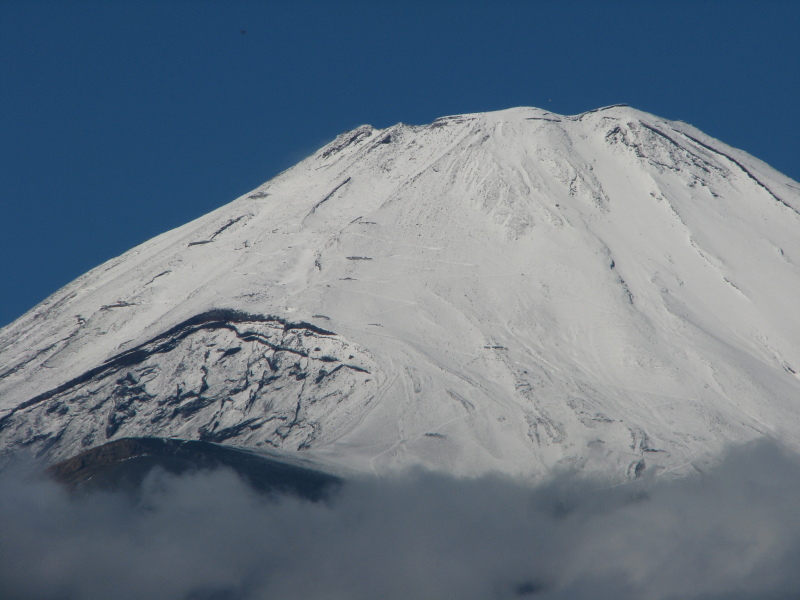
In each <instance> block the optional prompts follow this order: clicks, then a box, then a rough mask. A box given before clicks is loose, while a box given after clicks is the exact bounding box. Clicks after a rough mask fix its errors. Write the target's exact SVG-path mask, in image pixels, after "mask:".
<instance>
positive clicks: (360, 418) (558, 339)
mask: <svg viewBox="0 0 800 600" xmlns="http://www.w3.org/2000/svg"><path fill="white" fill-rule="evenodd" d="M799 211H800V185H798V184H797V183H796V182H794V181H792V180H791V179H789V178H787V177H785V176H783V175H781V174H780V173H778V172H776V171H774V170H773V169H771V168H770V167H769V166H767V165H766V164H764V163H762V162H760V161H758V160H757V159H755V158H753V157H751V156H749V155H748V154H746V153H744V152H742V151H739V150H736V149H734V148H731V147H729V146H727V145H725V144H724V143H722V142H720V141H717V140H715V139H713V138H711V137H709V136H707V135H705V134H703V133H702V132H700V131H698V130H697V129H695V128H694V127H692V126H690V125H687V124H685V123H682V122H673V121H667V120H664V119H661V118H658V117H656V116H653V115H650V114H647V113H644V112H641V111H638V110H634V109H632V108H629V107H626V106H612V107H607V108H603V109H598V110H595V111H591V112H588V113H584V114H581V115H577V116H561V115H556V114H553V113H550V112H547V111H544V110H539V109H535V108H516V109H511V110H505V111H499V112H492V113H480V114H467V115H459V116H453V117H445V118H442V119H437V120H436V121H434V122H433V123H431V124H430V125H427V126H409V125H404V124H399V125H396V126H393V127H390V128H388V129H384V130H378V129H374V128H372V127H370V126H362V127H359V128H357V129H355V130H353V131H350V132H348V133H346V134H343V135H341V136H339V137H338V138H337V139H336V140H334V141H333V142H332V143H330V144H328V145H327V146H325V147H324V148H322V149H321V150H319V151H318V152H316V153H315V154H314V155H312V156H310V157H309V158H307V159H306V160H304V161H302V162H301V163H299V164H298V165H296V166H295V167H293V168H291V169H289V170H287V171H285V172H284V173H282V174H280V175H279V176H278V177H276V178H275V179H273V180H271V181H269V182H268V183H266V184H264V185H262V186H261V187H259V188H258V189H256V190H255V191H253V192H252V193H250V194H247V195H246V196H243V197H241V198H239V199H237V200H235V201H234V202H232V203H230V204H228V205H226V206H223V207H222V208H220V209H218V210H216V211H214V212H212V213H210V214H208V215H206V216H204V217H201V218H200V219H197V220H195V221H193V222H191V223H188V224H186V225H184V226H183V227H179V228H178V229H175V230H173V231H169V232H167V233H164V234H162V235H160V236H158V237H156V238H154V239H152V240H150V241H148V242H146V243H144V244H142V245H140V246H138V247H136V248H134V249H133V250H131V251H129V252H127V253H126V254H124V255H122V256H120V257H119V258H116V259H114V260H111V261H109V262H107V263H106V264H104V265H101V266H100V267H97V268H96V269H94V270H92V271H90V272H89V273H87V274H86V275H84V276H82V277H80V278H79V279H77V280H76V281H74V282H73V283H71V284H69V285H68V286H66V287H65V288H63V289H61V290H60V291H58V292H57V293H56V294H54V295H53V296H51V297H50V298H48V299H47V300H46V301H44V302H43V303H42V304H40V305H39V306H37V307H35V308H34V309H32V310H31V311H30V312H28V313H27V314H25V315H24V316H23V317H21V318H20V319H19V320H17V321H16V322H14V323H12V324H11V325H9V326H8V327H6V328H5V329H3V330H2V331H0V449H2V452H3V453H4V454H5V456H10V455H11V454H13V453H15V452H17V451H19V450H21V449H23V448H28V449H31V450H33V451H34V452H35V453H38V454H39V455H40V456H42V457H43V458H45V459H46V460H49V461H55V460H59V459H63V458H66V457H69V456H72V455H74V454H76V453H78V452H80V451H81V450H84V449H86V448H89V447H93V446H97V445H100V444H103V443H105V442H107V441H109V440H114V439H118V438H122V437H129V436H160V437H177V438H183V439H200V440H205V441H214V442H223V443H226V444H234V445H239V446H247V447H252V448H280V449H284V450H292V451H294V450H297V451H303V452H305V453H307V455H308V456H316V457H319V458H321V459H324V460H327V461H330V462H332V463H335V464H339V465H342V466H346V467H349V468H354V469H360V470H369V471H375V472H385V471H387V470H391V469H393V468H395V467H405V466H408V465H413V464H422V465H425V466H429V467H433V468H437V469H442V470H447V471H450V472H453V473H458V474H473V473H480V472H486V471H490V470H499V471H503V472H508V473H515V474H525V475H532V476H536V475H539V474H542V473H545V472H547V471H549V470H550V469H553V468H555V467H558V466H566V467H572V468H577V469H586V470H590V471H604V472H606V473H612V474H614V475H616V476H617V477H619V478H623V477H635V476H638V475H641V474H642V473H644V472H655V473H663V474H669V475H681V474H684V473H687V472H690V471H691V470H693V469H702V468H703V464H704V463H705V462H707V461H708V460H709V459H710V458H711V457H713V456H714V454H715V453H716V452H717V451H718V450H719V449H720V448H721V447H722V445H724V444H725V443H727V442H730V441H733V442H736V441H744V440H748V439H751V438H754V437H758V436H764V435H771V436H776V437H779V438H781V439H783V440H785V441H786V442H787V443H789V444H790V445H793V446H794V447H796V448H800V374H799V372H800V310H798V308H797V305H798V301H800V269H798V265H800V212H799Z"/></svg>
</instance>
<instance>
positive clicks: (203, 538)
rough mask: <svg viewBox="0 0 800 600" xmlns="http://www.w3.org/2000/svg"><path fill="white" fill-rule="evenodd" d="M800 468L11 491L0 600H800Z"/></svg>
mask: <svg viewBox="0 0 800 600" xmlns="http://www.w3.org/2000/svg"><path fill="white" fill-rule="evenodd" d="M798 565H800V458H799V457H798V456H796V455H794V454H792V453H789V452H788V451H786V450H785V449H783V448H781V447H779V446H777V445H775V444H774V443H770V442H762V443H758V444H754V445H750V446H746V447H742V448H738V449H735V450H733V451H731V452H729V453H728V455H727V456H726V457H725V458H724V459H723V461H722V462H721V464H720V465H719V467H718V468H717V469H716V470H714V471H713V472H711V473H709V474H707V475H706V476H705V477H704V478H702V480H700V479H697V480H683V481H657V480H651V481H644V482H637V483H636V484H635V485H623V486H616V487H608V486H604V485H603V484H602V482H598V481H587V480H584V479H579V478H575V477H570V476H561V477H557V478H554V479H553V480H551V481H548V482H545V483H543V484H541V485H538V486H537V487H533V488H531V487H529V486H525V485H521V484H519V483H515V482H513V481H509V480H506V479H501V478H492V477H489V478H482V479H473V480H458V479H453V478H450V477H445V476H442V475H432V474H427V473H418V474H415V475H413V476H408V477H404V478H402V479H399V480H392V481H386V480H362V481H356V482H352V483H349V484H347V485H345V486H343V487H342V488H341V489H340V490H339V491H337V492H336V493H335V494H334V495H333V496H332V497H331V498H330V499H329V500H328V501H327V502H324V503H311V502H308V501H304V500H299V499H296V498H292V497H279V498H264V497H262V496H259V495H258V494H256V493H255V492H253V491H252V490H251V489H250V488H249V487H248V486H247V485H246V484H245V483H243V482H242V481H241V480H240V479H239V478H238V477H237V476H236V475H235V474H233V473H232V472H230V471H225V470H219V471H214V472H206V473H196V474H192V475H185V476H181V477H178V476H171V475H167V474H165V473H163V472H161V473H153V474H151V476H149V477H148V479H147V480H146V482H145V485H144V488H143V489H142V491H141V494H140V495H139V496H138V497H137V498H135V499H134V498H132V497H130V496H125V495H122V494H112V493H93V494H91V495H88V496H80V497H76V496H70V495H69V494H68V493H66V492H65V491H64V490H63V489H61V488H60V487H59V486H57V485H56V484H53V483H51V482H48V481H44V480H42V479H41V478H32V477H23V476H20V474H19V473H16V474H15V473H5V474H4V475H3V476H2V478H1V479H0V597H2V598H13V599H19V600H29V599H37V600H38V599H47V600H60V599H65V600H73V599H79V600H95V599H98V600H100V599H102V600H106V599H108V598H115V599H118V600H124V599H137V600H138V599H141V598H148V599H152V600H160V599H163V600H176V599H178V600H251V599H252V600H260V599H286V600H290V599H298V600H299V599H302V600H317V599H320V600H321V599H325V600H338V599H348V600H361V599H364V600H367V599H369V600H375V599H382V600H394V599H398V600H400V599H402V600H408V599H411V598H413V599H428V598H430V599H436V600H441V599H449V598H453V599H456V598H457V599H460V600H471V599H474V600H487V599H503V598H534V599H536V600H539V599H540V598H541V599H547V600H552V599H570V600H576V599H577V600H580V599H584V598H585V599H589V598H591V599H592V600H598V599H605V598H609V599H611V598H613V599H615V600H619V599H625V598H631V599H633V598H635V599H637V600H638V599H642V600H651V599H652V600H661V599H672V598H681V599H686V598H690V599H698V600H699V599H702V600H716V599H720V600H721V599H722V598H725V599H726V600H729V599H739V600H751V599H752V600H755V599H756V598H758V599H759V600H763V599H773V600H777V599H788V598H798V597H800V568H798Z"/></svg>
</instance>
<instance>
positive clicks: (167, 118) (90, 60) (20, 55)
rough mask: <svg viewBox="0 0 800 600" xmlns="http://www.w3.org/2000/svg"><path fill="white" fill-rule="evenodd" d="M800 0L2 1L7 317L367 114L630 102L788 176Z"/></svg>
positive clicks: (795, 117)
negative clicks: (699, 131)
mask: <svg viewBox="0 0 800 600" xmlns="http://www.w3.org/2000/svg"><path fill="white" fill-rule="evenodd" d="M797 23H800V2H798V1H796V0H791V1H790V0H786V1H778V0H775V1H769V0H761V1H758V2H756V1H753V2H740V1H736V0H728V1H717V2H714V1H702V0H694V1H692V2H688V1H687V2H684V1H681V0H673V1H672V2H666V1H655V0H652V1H647V0H638V1H636V2H622V1H619V2H616V1H614V0H602V1H601V0H598V1H596V2H593V1H589V0H583V1H560V2H535V1H529V2H512V1H506V2H502V1H497V0H496V1H495V2H492V3H490V2H478V1H470V0H462V1H458V2H457V1H448V2H446V1H438V2H437V1H431V2H415V1H409V0H407V1H403V2H399V1H398V2H379V1H375V0H373V2H334V1H330V0H329V1H327V2H266V1H265V2H237V1H235V0H227V1H221V0H220V1H217V2H211V1H205V2H204V1H169V0H160V1H148V0H139V1H136V2H133V1H122V0H119V1H115V0H106V1H103V2H92V1H90V0H82V1H80V2H70V1H68V0H60V1H51V2H40V1H36V0H26V1H22V2H20V1H13V0H0V194H1V195H0V198H2V213H0V214H1V215H2V216H0V257H1V260H0V288H2V293H0V325H3V324H5V323H8V322H10V321H12V320H13V319H15V318H16V317H18V316H20V315H21V314H22V313H23V312H25V311H26V310H28V309H29V308H31V307H32V306H33V305H34V304H36V303H37V302H39V301H41V300H43V299H44V298H45V297H47V296H48V295H49V294H51V293H52V292H54V291H55V290H56V289H58V288H59V287H61V286H62V285H65V284H66V283H68V282H69V281H71V280H72V279H74V278H75V277H77V276H79V275H81V274H82V273H84V272H85V271H87V270H89V269H91V268H92V267H94V266H97V265H98V264H100V263H102V262H103V261H105V260H108V259H109V258H112V257H113V256H116V255H118V254H121V253H122V252H124V251H125V250H127V249H129V248H131V247H133V246H134V245H136V244H138V243H141V242H143V241H145V240H147V239H149V238H150V237H152V236H154V235H157V234H158V233H161V232H163V231H166V230H168V229H171V228H173V227H176V226H178V225H181V224H183V223H185V222H187V221H189V220H191V219H193V218H195V217H198V216H200V215H202V214H204V213H206V212H208V211H210V210H212V209H214V208H216V207H218V206H220V205H222V204H224V203H226V202H228V201H230V200H232V199H234V198H236V197H237V196H239V195H241V194H243V193H245V192H247V191H248V190H250V189H252V188H254V187H256V186H257V185H259V184H260V183H262V182H264V181H266V180H267V179H269V178H271V177H272V176H274V175H275V174H277V173H278V172H280V171H281V170H283V169H285V168H287V167H289V166H291V165H292V164H294V163H295V162H297V161H298V160H300V159H301V158H303V157H304V156H306V155H308V154H310V153H311V152H313V151H314V150H315V149H317V148H318V147H319V146H321V145H322V144H324V143H326V142H328V141H330V140H331V139H332V138H333V137H335V136H336V135H337V134H339V133H341V132H342V131H345V130H348V129H351V128H353V127H356V126H358V125H360V124H363V123H370V124H372V125H375V126H377V127H386V126H389V125H392V124H394V123H396V122H399V121H403V122H406V123H414V124H420V123H427V122H430V121H432V120H433V119H435V118H436V117H439V116H443V115H447V114H456V113H462V112H475V111H485V110H496V109H503V108H508V107H512V106H521V105H528V106H538V107H541V108H546V109H548V110H551V111H553V112H557V113H562V114H575V113H579V112H582V111H585V110H589V109H592V108H596V107H599V106H603V105H607V104H613V103H618V102H625V103H628V104H631V105H632V106H635V107H637V108H640V109H642V110H646V111H648V112H652V113H655V114H658V115H660V116H663V117H667V118H672V119H681V120H684V121H687V122H690V123H692V124H694V125H696V126H697V127H699V128H700V129H702V130H704V131H705V132H707V133H709V134H710V135H713V136H715V137H717V138H719V139H721V140H723V141H725V142H727V143H729V144H732V145H734V146H737V147H739V148H742V149H744V150H746V151H748V152H750V153H751V154H753V155H755V156H757V157H758V158H761V159H762V160H765V161H766V162H768V163H770V164H771V165H772V166H774V167H775V168H777V169H778V170H780V171H783V172H784V173H786V174H787V175H789V176H791V177H793V178H794V179H800V144H799V143H798V140H800V114H799V113H800V41H798V39H799V36H798V35H797Z"/></svg>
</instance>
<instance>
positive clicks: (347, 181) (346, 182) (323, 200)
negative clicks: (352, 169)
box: [306, 177, 352, 217]
mask: <svg viewBox="0 0 800 600" xmlns="http://www.w3.org/2000/svg"><path fill="white" fill-rule="evenodd" d="M351 179H352V177H348V178H347V179H345V180H344V181H342V183H340V184H339V185H337V186H336V187H335V188H333V189H332V190H331V191H330V193H329V194H328V195H327V196H325V197H324V198H323V199H322V200H320V201H319V202H317V203H316V204H315V205H314V206H313V208H312V209H311V210H310V211H309V213H308V214H307V215H306V217H309V216H311V215H313V214H314V213H315V212H317V209H318V208H319V207H320V206H321V205H322V204H323V203H325V202H327V201H328V200H330V199H331V198H332V197H333V195H334V194H335V193H336V192H338V191H339V189H340V188H341V187H342V186H344V185H346V184H348V183H350V180H351Z"/></svg>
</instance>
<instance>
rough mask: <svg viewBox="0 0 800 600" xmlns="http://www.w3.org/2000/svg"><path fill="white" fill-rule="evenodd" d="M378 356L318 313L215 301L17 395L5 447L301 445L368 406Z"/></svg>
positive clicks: (58, 453) (331, 433) (52, 452)
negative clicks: (179, 442) (161, 442)
mask: <svg viewBox="0 0 800 600" xmlns="http://www.w3.org/2000/svg"><path fill="white" fill-rule="evenodd" d="M357 354H358V356H356V355H357ZM370 366H371V361H369V360H368V359H366V358H365V357H364V356H363V355H361V354H360V353H358V351H356V350H354V349H352V348H351V347H350V346H349V345H348V344H347V343H346V342H343V341H342V340H341V339H339V338H337V336H336V335H335V334H333V333H332V332H330V331H326V330H324V329H322V328H320V327H316V326H314V325H311V324H309V323H290V322H287V321H284V320H282V319H279V318H277V317H263V316H253V315H247V314H243V313H237V312H234V311H230V310H215V311H209V312H207V313H203V314H200V315H197V316H195V317H193V318H191V319H188V320H187V321H184V322H183V323H180V324H178V325H176V326H175V327H172V328H171V329H170V330H169V331H167V332H165V333H163V334H160V335H158V336H156V337H155V338H153V339H151V340H148V341H147V342H145V343H143V344H140V345H138V346H136V347H134V348H131V349H130V350H128V351H126V352H123V353H120V354H118V355H116V356H113V357H112V358H110V359H109V360H107V361H105V362H103V363H102V364H101V365H99V366H97V367H95V368H94V369H91V370H89V371H87V372H86V373H83V374H81V375H80V376H79V377H76V378H75V379H72V380H70V381H67V382H65V383H64V384H62V385H60V386H58V387H57V388H54V389H52V390H49V391H47V392H45V393H43V394H39V395H38V396H36V397H34V398H32V399H31V400H29V401H27V402H25V403H22V404H20V405H18V406H17V407H16V409H15V410H12V411H10V412H9V413H7V414H6V415H5V416H4V417H3V419H2V422H0V432H2V435H3V441H4V444H5V447H6V449H7V450H10V451H14V450H15V449H19V448H30V449H31V450H33V451H34V452H35V453H36V454H39V455H41V454H44V453H46V454H47V456H48V458H52V459H56V460H57V459H63V458H65V457H68V456H70V455H73V454H75V453H77V452H79V451H80V450H82V449H85V448H87V447H93V446H96V445H98V444H103V443H105V442H106V441H107V440H110V439H115V438H119V437H130V436H134V435H155V434H158V435H161V436H165V437H177V438H180V437H182V436H185V437H188V438H196V439H199V440H202V441H209V442H229V443H235V444H240V445H249V446H253V447H262V446H266V447H273V448H290V449H292V450H301V449H304V448H308V447H310V446H312V445H313V444H317V443H324V442H325V441H326V440H327V441H331V440H334V439H336V438H337V437H339V436H341V435H342V433H344V432H345V431H346V430H347V426H348V423H347V415H348V414H349V413H352V412H356V413H359V412H361V411H363V410H365V409H366V407H367V405H368V404H369V401H370V400H371V398H372V397H373V395H374V392H375V387H374V385H370V381H371V380H370V375H369V367H370Z"/></svg>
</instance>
